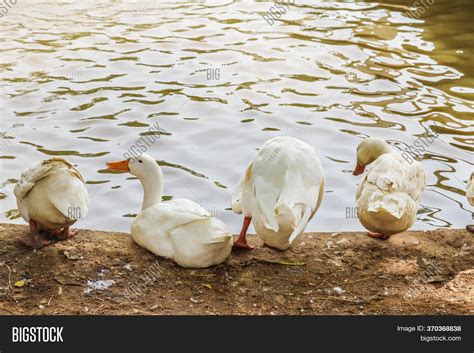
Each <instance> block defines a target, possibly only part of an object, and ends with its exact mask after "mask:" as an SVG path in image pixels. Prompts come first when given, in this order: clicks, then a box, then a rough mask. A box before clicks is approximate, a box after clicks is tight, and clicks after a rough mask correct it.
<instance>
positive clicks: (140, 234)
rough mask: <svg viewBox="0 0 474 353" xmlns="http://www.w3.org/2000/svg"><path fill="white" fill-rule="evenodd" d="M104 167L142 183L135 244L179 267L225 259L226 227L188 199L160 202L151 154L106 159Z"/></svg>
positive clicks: (160, 178)
mask: <svg viewBox="0 0 474 353" xmlns="http://www.w3.org/2000/svg"><path fill="white" fill-rule="evenodd" d="M107 167H108V169H109V170H112V171H121V172H129V173H131V174H132V175H134V176H136V177H137V178H138V179H139V180H140V182H141V184H142V186H143V202H142V209H141V212H140V213H139V214H138V215H137V217H136V218H135V220H134V221H133V223H132V228H131V235H132V238H133V240H134V241H135V242H136V243H137V244H138V245H140V246H141V247H143V248H145V249H148V250H149V251H151V252H152V253H154V254H155V255H158V256H162V257H165V258H169V259H172V260H173V261H175V262H176V263H177V264H178V265H180V266H183V267H191V268H203V267H209V266H212V265H217V264H219V263H221V262H223V261H225V260H226V258H227V257H228V256H229V254H230V252H231V250H232V234H231V233H230V231H229V229H228V228H227V226H226V225H225V224H224V223H223V222H222V221H221V220H219V219H217V218H215V217H212V216H211V214H210V213H209V212H208V211H207V210H205V209H204V208H203V207H201V206H199V205H198V204H196V203H195V202H193V201H191V200H187V199H172V200H170V201H166V202H162V200H161V198H162V194H163V184H164V183H163V173H162V171H161V168H160V166H159V165H158V163H156V161H155V160H154V159H153V158H152V157H151V156H149V155H147V154H143V155H141V156H139V157H134V158H129V159H128V160H123V161H118V162H110V163H107Z"/></svg>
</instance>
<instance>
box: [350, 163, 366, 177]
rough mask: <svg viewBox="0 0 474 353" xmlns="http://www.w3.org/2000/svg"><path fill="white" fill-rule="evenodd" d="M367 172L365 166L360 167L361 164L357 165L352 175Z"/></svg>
mask: <svg viewBox="0 0 474 353" xmlns="http://www.w3.org/2000/svg"><path fill="white" fill-rule="evenodd" d="M364 170H365V165H360V164H359V163H357V165H356V167H355V169H354V171H353V172H352V175H360V174H362V173H363V172H364Z"/></svg>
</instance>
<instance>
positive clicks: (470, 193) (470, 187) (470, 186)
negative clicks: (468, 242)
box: [466, 172, 474, 233]
mask: <svg viewBox="0 0 474 353" xmlns="http://www.w3.org/2000/svg"><path fill="white" fill-rule="evenodd" d="M466 197H467V200H468V201H469V204H470V205H471V206H474V172H473V173H471V179H470V180H469V182H468V183H467V189H466ZM466 229H467V230H468V231H470V232H471V233H474V225H473V224H470V225H467V226H466Z"/></svg>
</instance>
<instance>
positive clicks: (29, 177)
mask: <svg viewBox="0 0 474 353" xmlns="http://www.w3.org/2000/svg"><path fill="white" fill-rule="evenodd" d="M14 192H15V196H16V200H17V204H18V210H19V212H20V215H21V216H22V217H23V219H24V220H25V221H26V222H28V223H29V225H30V234H29V235H28V236H27V237H24V238H22V239H21V240H22V241H23V243H25V244H26V245H28V246H31V247H34V248H41V247H43V246H45V245H48V244H51V242H52V236H56V237H57V238H59V239H68V238H71V237H73V236H75V235H76V234H77V230H75V229H74V230H73V229H70V228H69V227H70V226H71V225H72V224H74V223H75V222H76V221H77V220H78V219H80V218H84V217H86V215H87V212H88V209H89V196H88V194H87V189H86V187H85V185H84V178H83V177H82V175H81V173H80V172H79V171H78V170H77V169H76V168H74V166H73V165H72V164H71V163H70V162H69V161H67V160H66V159H64V158H58V157H55V158H51V159H47V160H44V161H42V162H39V163H38V164H36V165H35V166H33V167H32V168H30V169H27V170H26V171H24V172H23V174H22V175H21V177H20V180H19V181H18V183H17V184H16V185H15V190H14Z"/></svg>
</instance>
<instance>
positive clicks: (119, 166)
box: [107, 159, 130, 172]
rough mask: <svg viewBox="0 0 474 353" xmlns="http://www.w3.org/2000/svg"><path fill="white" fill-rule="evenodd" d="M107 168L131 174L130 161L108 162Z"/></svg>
mask: <svg viewBox="0 0 474 353" xmlns="http://www.w3.org/2000/svg"><path fill="white" fill-rule="evenodd" d="M107 168H109V170H114V171H118V172H129V171H130V168H129V167H128V160H127V159H126V160H124V161H118V162H108V163H107Z"/></svg>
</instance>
